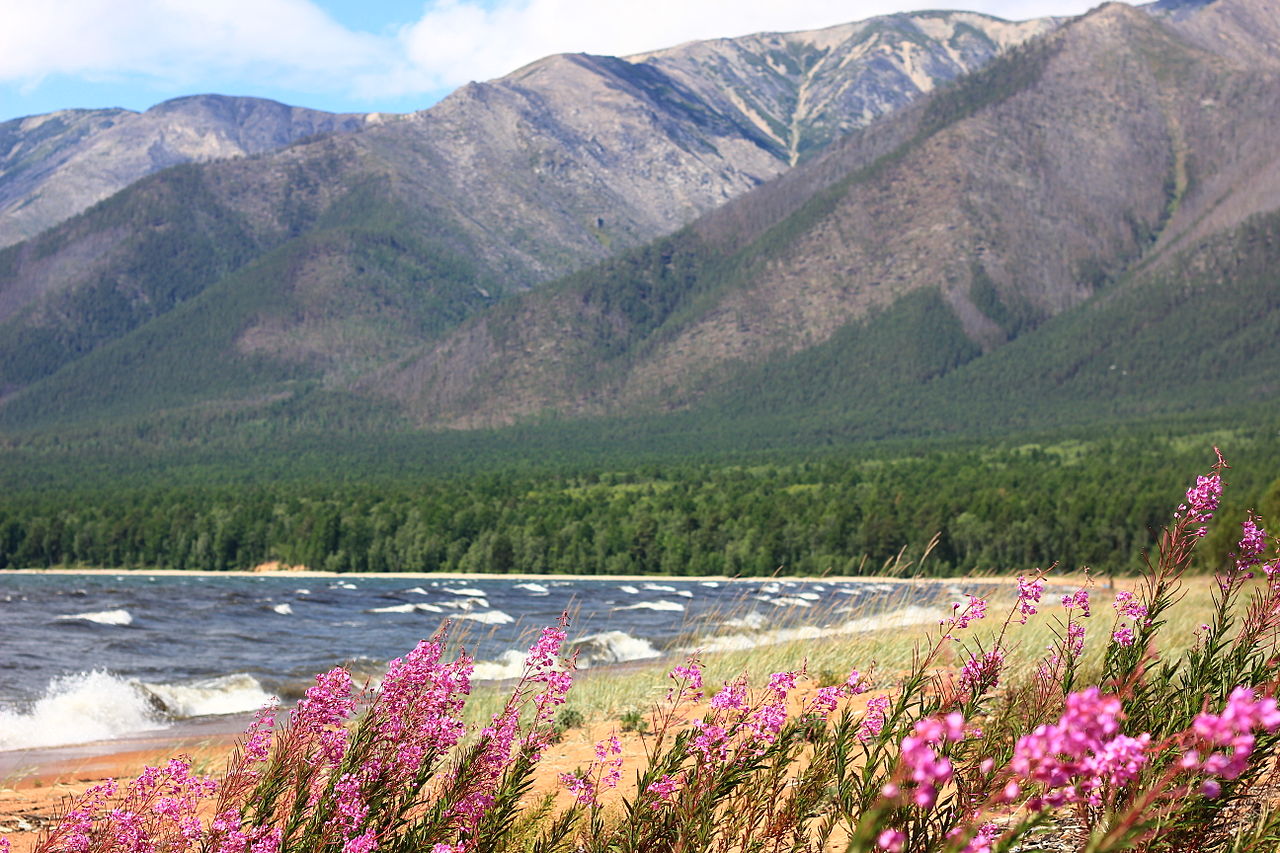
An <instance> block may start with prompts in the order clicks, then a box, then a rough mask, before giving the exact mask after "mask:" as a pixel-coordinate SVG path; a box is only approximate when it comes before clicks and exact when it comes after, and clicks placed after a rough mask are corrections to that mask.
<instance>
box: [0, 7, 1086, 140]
mask: <svg viewBox="0 0 1280 853" xmlns="http://www.w3.org/2000/svg"><path fill="white" fill-rule="evenodd" d="M922 2H923V3H928V2H929V0H922ZM1097 2H1098V0H972V1H971V2H958V3H954V4H953V3H952V2H949V1H948V0H941V2H939V3H936V4H935V5H928V6H921V5H916V4H914V3H912V2H910V0H45V2H32V0H0V121H5V120H8V119H11V118H16V117H18V116H26V115H36V114H39V113H46V112H52V111H53V110H58V109H67V108H100V107H125V108H127V109H133V110H144V109H146V108H147V107H149V106H152V105H154V104H156V103H159V102H160V101H163V100H167V99H169V98H175V97H179V96H182V95H193V94H203V93H210V92H214V93H219V94H224V95H251V96H256V97H263V98H272V99H275V100H277V101H282V102H284V103H288V104H294V105H297V106H305V107H312V108H315V109H322V110H329V111H332V112H410V111H412V110H418V109H424V108H426V107H428V106H430V105H431V104H433V103H435V102H436V101H438V100H439V99H440V98H442V97H444V96H445V95H447V94H448V93H449V92H451V91H452V90H453V89H455V88H457V87H458V86H460V85H462V84H464V83H467V82H468V81H471V80H488V79H491V78H494V77H500V76H502V75H503V74H506V73H508V72H510V71H514V70H515V69H517V68H519V67H520V66H522V65H525V64H527V63H529V62H532V61H533V60H535V59H538V58H540V57H543V56H547V55H549V54H553V53H565V52H586V53H599V54H609V55H615V56H625V55H627V54H631V53H640V52H643V51H647V50H654V49H658V48H663V47H670V46H673V45H677V44H680V43H682V42H686V41H692V40H695V39H706V38H717V37H724V36H738V35H745V34H748V33H755V32H765V31H788V30H804V29H816V28H819V27H824V26H831V25H834V24H840V23H845V22H848V21H856V20H861V19H863V18H868V17H872V16H874V15H883V14H890V13H893V12H900V11H913V10H915V9H918V8H963V9H971V10H973V11H978V12H985V13H987V14H991V15H997V16H999V17H1002V18H1008V19H1011V20H1023V19H1026V18H1034V17H1040V16H1042V15H1076V14H1080V13H1081V12H1084V11H1086V10H1087V9H1088V8H1090V7H1091V6H1094V5H1097Z"/></svg>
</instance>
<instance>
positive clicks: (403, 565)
mask: <svg viewBox="0 0 1280 853" xmlns="http://www.w3.org/2000/svg"><path fill="white" fill-rule="evenodd" d="M1226 451H1227V453H1228V454H1229V455H1231V454H1232V448H1231V447H1227V448H1226ZM1278 459H1280V454H1277V450H1276V447H1275V442H1274V441H1272V442H1270V443H1267V444H1265V446H1264V445H1263V444H1262V443H1258V442H1253V443H1251V444H1250V445H1249V446H1248V447H1247V448H1241V449H1238V450H1237V452H1236V453H1235V458H1233V459H1232V461H1233V464H1234V465H1235V468H1234V469H1233V471H1232V472H1231V473H1230V476H1229V479H1230V481H1231V483H1232V487H1231V489H1230V490H1229V492H1228V497H1229V501H1228V504H1227V505H1226V506H1224V512H1223V514H1222V521H1221V523H1220V524H1219V525H1218V526H1217V527H1216V528H1215V530H1214V531H1213V533H1212V536H1213V540H1212V542H1211V543H1210V544H1211V545H1212V546H1213V548H1212V549H1209V550H1212V551H1215V552H1216V553H1218V554H1225V553H1226V552H1227V551H1228V550H1230V548H1231V546H1232V544H1233V538H1234V537H1235V536H1238V531H1239V526H1238V521H1239V514H1240V513H1241V512H1242V510H1243V508H1244V507H1245V506H1255V507H1259V508H1260V509H1261V510H1262V511H1263V512H1264V513H1267V512H1271V513H1274V514H1278V515H1280V480H1277V481H1274V482H1273V480H1274V478H1275V476H1276V474H1277V472H1280V466H1278V465H1277V464H1276V463H1277V460H1278ZM1210 462H1212V453H1211V451H1210V449H1209V446H1208V445H1207V444H1205V443H1202V442H1201V441H1195V442H1178V443H1175V442H1173V441H1168V442H1152V441H1116V442H1110V443H1107V442H1104V443H1093V444H1074V443H1063V444H1058V445H1055V446H1047V447H1046V446H1038V445H1031V446H1026V447H1021V448H1007V449H1003V450H996V451H989V450H960V449H953V450H937V451H933V452H925V453H921V454H917V455H909V456H902V457H899V458H894V459H869V458H859V459H855V458H828V459H825V460H822V461H814V462H800V463H795V464H781V463H779V464H762V465H756V466H727V465H723V464H722V465H709V464H694V463H681V464H672V465H656V464H650V465H643V466H640V467H637V468H635V469H633V470H629V471H598V472H587V473H581V472H579V473H575V474H558V475H557V474H534V473H528V472H524V473H488V474H475V475H472V476H469V477H464V478H458V479H453V480H445V479H436V480H432V481H429V482H417V483H409V482H398V483H381V484H378V485H376V486H375V485H373V484H368V483H365V484H355V485H350V484H347V485H341V484H337V483H332V482H331V483H330V484H329V485H324V486H320V485H313V484H307V483H298V482H294V483H276V484H270V485H263V484H259V485H244V486H239V487H231V486H213V485H207V486H202V487H196V488H193V489H177V488H172V487H169V488H162V487H152V488H132V489H129V490H127V491H106V490H102V489H95V490H88V491H84V492H82V493H76V494H66V493H62V492H59V493H56V494H55V493H50V492H43V493H42V492H39V491H31V492H27V493H17V492H11V493H9V494H7V495H6V496H4V497H3V498H0V567H3V568H19V567H49V566H102V567H120V568H124V567H145V568H166V569H200V570H214V571H221V570H229V569H244V568H249V567H252V566H254V565H256V564H258V563H262V562H266V561H269V560H280V561H283V562H285V563H288V564H293V565H305V566H308V567H310V568H313V569H327V570H332V571H340V572H341V571H360V572H385V571H419V572H436V571H471V572H512V571H519V572H548V573H566V574H597V573H599V574H633V573H634V574H642V573H665V574H671V575H694V574H726V575H753V576H760V575H770V574H773V573H775V572H779V571H780V572H782V573H788V574H790V573H796V574H806V575H820V574H823V573H836V574H846V573H848V574H856V573H864V574H873V573H878V572H881V571H882V570H884V568H885V566H886V565H893V564H895V563H896V564H899V565H901V566H905V571H908V572H911V573H915V572H917V571H922V572H924V573H927V574H951V573H959V572H969V571H974V570H978V571H986V570H995V571H1003V570H1010V569H1017V570H1027V569H1031V568H1034V567H1036V566H1043V565H1046V564H1048V563H1049V562H1052V561H1059V562H1060V563H1061V564H1062V565H1063V566H1064V567H1068V568H1075V567H1078V566H1082V565H1088V566H1091V567H1093V568H1095V569H1097V570H1100V571H1127V570H1132V569H1135V568H1137V566H1138V563H1139V560H1140V558H1141V553H1142V551H1143V550H1144V549H1146V548H1148V547H1149V546H1150V545H1151V543H1152V540H1153V534H1152V531H1153V530H1155V529H1157V528H1158V527H1159V526H1160V525H1162V524H1164V523H1165V522H1166V521H1167V520H1168V518H1169V514H1170V513H1171V511H1172V509H1173V507H1174V505H1176V504H1177V503H1178V501H1179V500H1180V496H1181V494H1182V491H1183V490H1185V488H1186V485H1187V483H1188V482H1190V481H1191V480H1192V479H1193V478H1194V476H1195V474H1196V473H1198V472H1203V471H1204V470H1205V469H1206V468H1207V467H1208V465H1209V464H1210ZM935 536H936V544H935V545H934V547H933V549H932V551H931V553H930V554H929V557H928V559H927V560H925V561H923V563H920V562H919V561H920V556H921V554H922V553H923V552H924V551H925V549H926V547H928V545H929V543H930V542H931V540H934V538H935Z"/></svg>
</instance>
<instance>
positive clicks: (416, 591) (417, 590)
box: [405, 586, 431, 595]
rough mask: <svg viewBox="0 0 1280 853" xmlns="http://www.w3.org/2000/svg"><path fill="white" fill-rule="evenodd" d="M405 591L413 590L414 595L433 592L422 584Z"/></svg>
mask: <svg viewBox="0 0 1280 853" xmlns="http://www.w3.org/2000/svg"><path fill="white" fill-rule="evenodd" d="M405 592H411V593H413V594H414V595H430V594H431V593H429V592H427V591H426V590H425V589H423V588H422V587H420V586H415V587H414V588H413V589H406V590H405Z"/></svg>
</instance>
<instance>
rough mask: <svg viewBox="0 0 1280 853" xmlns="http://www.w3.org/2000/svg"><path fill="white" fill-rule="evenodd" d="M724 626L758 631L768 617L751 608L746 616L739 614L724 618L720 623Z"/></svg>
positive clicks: (767, 621) (766, 621)
mask: <svg viewBox="0 0 1280 853" xmlns="http://www.w3.org/2000/svg"><path fill="white" fill-rule="evenodd" d="M721 624H722V625H724V626H725V627H726V628H747V629H749V630H752V631H759V630H760V629H761V628H763V627H764V626H765V625H768V624H769V620H768V618H767V617H766V616H765V615H764V614H763V613H761V612H759V611H758V610H753V611H751V612H750V613H748V614H747V615H746V616H740V617H738V618H736V619H726V620H725V621H724V622H722V623H721Z"/></svg>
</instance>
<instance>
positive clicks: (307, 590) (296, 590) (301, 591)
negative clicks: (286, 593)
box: [293, 589, 311, 595]
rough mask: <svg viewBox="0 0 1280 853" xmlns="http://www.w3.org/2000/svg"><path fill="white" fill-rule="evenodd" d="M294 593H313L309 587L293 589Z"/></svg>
mask: <svg viewBox="0 0 1280 853" xmlns="http://www.w3.org/2000/svg"><path fill="white" fill-rule="evenodd" d="M293 594H294V595H310V594H311V590H309V589H295V590H294V591H293Z"/></svg>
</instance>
